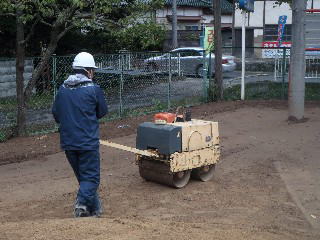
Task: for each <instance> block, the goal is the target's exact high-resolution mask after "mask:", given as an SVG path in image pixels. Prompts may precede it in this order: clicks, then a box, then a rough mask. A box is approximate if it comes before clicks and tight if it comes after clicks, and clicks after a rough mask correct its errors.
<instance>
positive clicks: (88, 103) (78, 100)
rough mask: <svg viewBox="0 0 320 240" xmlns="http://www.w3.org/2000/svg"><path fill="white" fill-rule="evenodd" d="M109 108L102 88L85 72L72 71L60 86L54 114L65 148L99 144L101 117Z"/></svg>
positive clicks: (82, 148) (61, 141)
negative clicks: (85, 74) (72, 73)
mask: <svg viewBox="0 0 320 240" xmlns="http://www.w3.org/2000/svg"><path fill="white" fill-rule="evenodd" d="M107 112H108V108H107V103H106V100H105V96H104V93H103V91H102V90H101V88H100V87H99V86H98V85H96V84H94V83H93V82H92V81H91V80H90V79H89V78H87V77H86V76H84V75H82V74H75V75H71V76H70V77H69V78H68V79H67V80H66V81H64V83H63V84H62V86H61V87H60V89H59V91H58V94H57V96H56V98H55V101H54V104H53V107H52V114H53V116H54V119H55V121H56V122H57V123H58V124H59V131H60V143H61V148H62V149H63V150H95V149H98V148H99V121H98V120H99V119H100V118H102V117H103V116H105V115H106V114H107Z"/></svg>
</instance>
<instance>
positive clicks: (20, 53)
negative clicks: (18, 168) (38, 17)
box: [16, 10, 26, 136]
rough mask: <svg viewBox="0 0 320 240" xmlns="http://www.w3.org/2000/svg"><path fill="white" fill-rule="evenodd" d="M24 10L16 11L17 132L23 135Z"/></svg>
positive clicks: (24, 114)
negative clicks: (22, 18)
mask: <svg viewBox="0 0 320 240" xmlns="http://www.w3.org/2000/svg"><path fill="white" fill-rule="evenodd" d="M21 16H22V11H21V10H17V12H16V28H17V33H16V93H17V128H16V134H17V135H18V136H23V135H25V134H26V103H25V99H24V94H23V91H24V77H23V73H24V61H25V44H24V42H23V41H24V24H23V22H22V20H21Z"/></svg>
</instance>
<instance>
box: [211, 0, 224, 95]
mask: <svg viewBox="0 0 320 240" xmlns="http://www.w3.org/2000/svg"><path fill="white" fill-rule="evenodd" d="M212 2H213V9H214V10H213V11H214V55H215V58H214V67H215V85H216V92H215V97H216V99H217V100H222V99H223V77H222V36H221V0H215V1H212Z"/></svg>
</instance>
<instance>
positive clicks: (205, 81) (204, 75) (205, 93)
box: [202, 51, 208, 102]
mask: <svg viewBox="0 0 320 240" xmlns="http://www.w3.org/2000/svg"><path fill="white" fill-rule="evenodd" d="M206 58H207V56H206V52H205V51H203V63H202V65H203V68H202V83H203V96H204V101H205V102H208V79H207V59H206Z"/></svg>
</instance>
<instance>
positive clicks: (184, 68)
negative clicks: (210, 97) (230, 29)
mask: <svg viewBox="0 0 320 240" xmlns="http://www.w3.org/2000/svg"><path fill="white" fill-rule="evenodd" d="M203 54H204V49H203V48H200V47H184V48H176V49H174V50H172V51H170V53H166V54H163V55H160V56H155V57H151V58H148V59H145V60H144V63H145V66H146V68H147V69H148V70H149V71H168V67H169V62H171V69H172V70H173V71H179V72H182V73H183V74H184V75H197V76H202V75H203V66H204V57H203ZM214 58H215V56H214V54H213V53H211V60H210V54H207V55H206V61H207V64H208V63H209V62H210V61H211V72H212V74H214V71H215V68H214V62H215V60H214ZM222 69H223V71H224V72H230V71H234V70H235V69H236V63H235V57H234V56H226V55H224V56H222Z"/></svg>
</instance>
